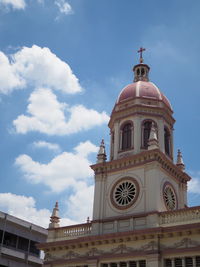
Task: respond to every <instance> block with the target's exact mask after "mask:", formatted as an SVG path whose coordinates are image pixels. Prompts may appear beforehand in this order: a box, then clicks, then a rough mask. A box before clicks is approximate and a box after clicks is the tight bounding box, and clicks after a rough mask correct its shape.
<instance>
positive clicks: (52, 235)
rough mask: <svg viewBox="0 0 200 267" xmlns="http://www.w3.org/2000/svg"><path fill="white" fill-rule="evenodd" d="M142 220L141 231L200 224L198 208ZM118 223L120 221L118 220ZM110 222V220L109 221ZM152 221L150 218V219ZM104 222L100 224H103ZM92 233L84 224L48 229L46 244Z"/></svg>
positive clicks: (162, 213)
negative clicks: (144, 222)
mask: <svg viewBox="0 0 200 267" xmlns="http://www.w3.org/2000/svg"><path fill="white" fill-rule="evenodd" d="M149 216H153V217H154V216H155V217H154V219H153V223H152V222H151V223H149V221H148V218H150V217H149ZM141 217H142V218H146V224H144V225H143V226H142V228H143V229H148V228H154V227H155V228H156V227H159V226H162V227H168V226H173V225H176V224H179V225H181V224H182V225H183V224H193V223H199V222H200V206H198V207H192V208H185V209H180V210H175V211H166V212H159V213H158V212H155V213H153V212H152V213H151V214H148V213H147V214H143V215H141ZM138 218H140V216H129V218H127V219H130V220H137V219H138ZM118 220H119V221H120V219H119V218H118ZM111 221H112V220H111ZM113 221H116V218H113ZM150 221H152V217H151V219H150ZM103 223H104V222H102V224H103ZM137 229H140V230H141V227H140V228H135V227H131V226H130V228H129V229H127V228H126V229H125V230H124V231H133V230H137ZM118 231H120V230H119V229H118V228H115V229H114V228H113V232H118ZM91 232H92V223H85V224H78V225H72V226H66V227H59V228H53V229H49V233H48V240H47V242H54V241H61V240H70V239H75V238H79V237H85V236H89V235H91Z"/></svg>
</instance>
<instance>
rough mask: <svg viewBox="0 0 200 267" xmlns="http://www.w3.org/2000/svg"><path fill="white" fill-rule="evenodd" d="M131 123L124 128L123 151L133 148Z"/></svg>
mask: <svg viewBox="0 0 200 267" xmlns="http://www.w3.org/2000/svg"><path fill="white" fill-rule="evenodd" d="M131 128H132V125H131V123H126V124H125V125H124V126H123V128H122V150H124V149H128V148H131V135H132V134H131V132H132V131H131Z"/></svg>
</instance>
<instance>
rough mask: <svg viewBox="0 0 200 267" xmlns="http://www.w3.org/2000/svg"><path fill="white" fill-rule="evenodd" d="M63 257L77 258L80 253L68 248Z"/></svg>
mask: <svg viewBox="0 0 200 267" xmlns="http://www.w3.org/2000/svg"><path fill="white" fill-rule="evenodd" d="M62 257H63V258H64V259H69V260H71V259H74V258H79V257H80V254H78V253H75V252H74V251H72V250H70V251H69V252H68V253H67V254H65V255H63V256H62Z"/></svg>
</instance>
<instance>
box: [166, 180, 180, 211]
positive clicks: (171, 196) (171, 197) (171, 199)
mask: <svg viewBox="0 0 200 267" xmlns="http://www.w3.org/2000/svg"><path fill="white" fill-rule="evenodd" d="M163 193H164V194H163V197H164V201H165V205H166V207H167V209H168V210H174V209H176V205H177V201H176V194H175V191H174V189H173V188H172V186H171V185H169V184H168V185H166V186H165V188H164V192H163Z"/></svg>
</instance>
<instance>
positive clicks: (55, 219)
mask: <svg viewBox="0 0 200 267" xmlns="http://www.w3.org/2000/svg"><path fill="white" fill-rule="evenodd" d="M59 222H60V217H59V208H58V202H57V201H56V204H55V207H54V209H53V212H52V215H51V217H50V224H49V228H57V227H60V224H59Z"/></svg>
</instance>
